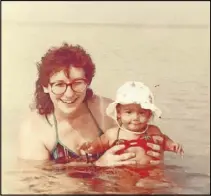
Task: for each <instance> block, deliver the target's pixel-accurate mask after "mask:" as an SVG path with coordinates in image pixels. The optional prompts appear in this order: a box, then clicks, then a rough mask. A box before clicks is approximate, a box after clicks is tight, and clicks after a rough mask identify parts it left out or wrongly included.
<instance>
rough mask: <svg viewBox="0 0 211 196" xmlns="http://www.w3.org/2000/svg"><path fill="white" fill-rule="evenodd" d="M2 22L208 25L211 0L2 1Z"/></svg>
mask: <svg viewBox="0 0 211 196" xmlns="http://www.w3.org/2000/svg"><path fill="white" fill-rule="evenodd" d="M2 21H3V22H30V23H33V22H35V23H36V22H38V23H42V22H43V23H45V22H63V23H109V24H110V23H111V24H116V23H118V24H119V23H120V24H121V23H123V24H128V23H135V24H196V25H197V24H203V25H209V24H210V1H204V2H203V1H202V2H201V1H191V2H188V1H178V2H176V1H167V2H164V1H158V2H155V1H151V2H149V1H147V2H146V1H139V2H137V1H136V2H135V1H133V2H129V1H126V2H124V1H122V2H121V1H115V2H111V1H107V2H106V1H103V2H96V1H88V2H83V1H79V2H77V1H64V2H59V1H52V2H47V1H43V2H36V1H33V2H29V1H28V2H27V1H26V2H24V1H22V2H21V1H19V2H12V1H10V2H6V1H3V2H2Z"/></svg>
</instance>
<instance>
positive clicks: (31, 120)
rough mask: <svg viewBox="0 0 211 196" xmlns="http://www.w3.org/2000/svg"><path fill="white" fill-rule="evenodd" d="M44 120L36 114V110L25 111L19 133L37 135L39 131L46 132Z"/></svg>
mask: <svg viewBox="0 0 211 196" xmlns="http://www.w3.org/2000/svg"><path fill="white" fill-rule="evenodd" d="M46 125H47V123H46V119H45V117H44V116H43V115H40V114H39V113H37V111H36V110H29V111H25V112H24V114H23V115H22V120H21V122H20V131H21V132H27V133H29V132H30V133H33V134H38V133H40V132H41V131H39V130H46Z"/></svg>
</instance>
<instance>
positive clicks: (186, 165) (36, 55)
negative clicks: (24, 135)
mask: <svg viewBox="0 0 211 196" xmlns="http://www.w3.org/2000/svg"><path fill="white" fill-rule="evenodd" d="M14 32H15V33H14ZM2 36H3V38H4V39H3V50H2V53H3V59H2V106H3V107H2V183H3V186H2V192H3V193H19V194H24V193H48V194H51V193H66V194H67V193H128V192H129V193H191V194H205V193H210V109H209V108H210V84H209V80H210V67H209V66H210V27H209V26H206V25H191V26H188V25H187V26H185V25H182V26H178V25H172V26H168V25H167V26H165V25H106V24H96V25H94V24H81V25H80V24H60V23H45V24H42V23H40V24H39V23H32V24H31V23H7V24H5V25H4V28H3V30H2ZM63 41H67V42H69V43H72V44H80V45H82V46H83V47H84V48H86V49H87V51H88V52H89V53H90V54H91V56H92V58H93V61H94V62H95V63H96V69H97V72H96V77H95V78H94V80H93V83H92V88H93V89H94V91H95V92H96V93H97V94H100V95H103V96H107V97H110V98H114V95H115V91H116V89H117V88H118V87H119V86H120V85H121V84H122V83H123V82H125V81H127V80H140V81H143V82H144V83H145V84H147V85H148V86H149V87H150V88H151V89H152V91H153V92H154V94H155V99H156V104H157V106H158V107H159V108H161V110H162V112H163V116H162V119H161V120H159V121H158V122H157V123H158V125H159V126H160V127H161V130H162V131H163V132H164V133H166V134H167V135H169V136H170V137H171V138H173V139H174V140H176V141H178V142H180V143H182V144H183V146H184V150H185V156H184V158H183V159H181V158H180V157H179V156H177V155H174V154H172V153H166V155H165V175H166V176H167V177H168V178H170V179H171V181H172V182H173V183H174V186H172V185H171V183H169V184H168V186H167V188H166V187H162V185H159V182H158V186H155V183H151V184H149V187H148V188H146V187H145V188H136V187H134V186H132V185H131V186H130V184H128V185H127V186H126V185H121V184H118V183H116V182H117V181H118V179H116V178H115V177H114V176H115V175H114V174H112V175H113V176H109V175H111V174H106V173H103V172H101V173H100V172H99V173H100V174H99V176H97V177H95V178H88V179H76V178H70V177H68V176H67V175H66V172H64V171H56V170H54V171H46V170H40V169H34V170H29V171H19V170H18V169H17V167H16V164H17V163H16V152H17V148H18V146H17V135H18V128H19V122H20V120H21V119H22V113H24V112H25V110H26V109H27V107H28V104H29V103H30V101H31V98H32V94H33V90H34V81H35V77H36V65H35V63H36V62H37V61H39V59H40V57H41V56H42V55H43V54H44V52H45V51H46V50H47V49H48V48H49V47H50V46H54V45H60V44H61V43H62V42H63ZM158 84H159V87H156V88H155V87H154V86H155V85H158ZM118 175H119V174H117V176H118ZM121 175H123V177H122V178H124V175H127V174H121ZM132 178H133V176H131V179H132ZM115 179H116V180H115ZM96 181H97V183H96ZM94 183H95V184H94ZM93 184H94V185H93ZM96 184H97V185H96ZM159 186H161V187H160V188H159Z"/></svg>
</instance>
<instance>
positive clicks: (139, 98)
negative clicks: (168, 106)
mask: <svg viewBox="0 0 211 196" xmlns="http://www.w3.org/2000/svg"><path fill="white" fill-rule="evenodd" d="M118 103H119V104H131V103H136V104H140V106H141V107H142V108H144V109H149V110H151V111H152V114H153V117H157V118H159V117H160V116H161V113H162V112H161V110H160V109H159V108H157V107H156V106H155V103H154V96H153V94H152V92H151V91H150V89H149V88H148V87H147V86H146V85H144V84H143V83H142V82H136V81H128V82H126V83H125V84H123V85H122V86H121V87H120V88H119V89H118V90H117V93H116V99H115V101H114V102H113V103H110V104H109V105H108V107H107V109H106V114H107V115H108V116H109V117H111V118H112V119H114V120H115V121H116V122H117V112H116V106H117V104H118Z"/></svg>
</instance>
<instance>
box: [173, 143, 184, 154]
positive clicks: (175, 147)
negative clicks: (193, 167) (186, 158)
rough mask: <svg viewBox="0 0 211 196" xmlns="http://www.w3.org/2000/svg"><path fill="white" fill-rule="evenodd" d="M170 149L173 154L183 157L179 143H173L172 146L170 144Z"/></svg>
mask: <svg viewBox="0 0 211 196" xmlns="http://www.w3.org/2000/svg"><path fill="white" fill-rule="evenodd" d="M172 149H173V151H174V152H175V153H177V154H180V156H182V157H183V155H184V150H183V147H182V145H181V144H179V143H173V144H172Z"/></svg>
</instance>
